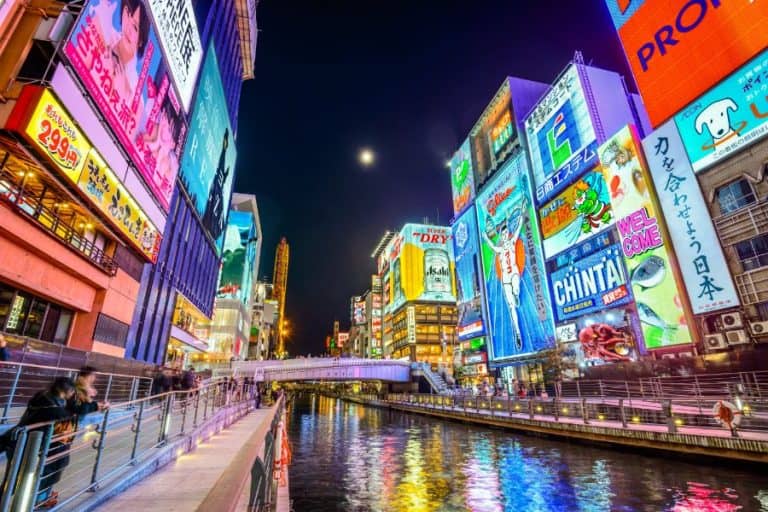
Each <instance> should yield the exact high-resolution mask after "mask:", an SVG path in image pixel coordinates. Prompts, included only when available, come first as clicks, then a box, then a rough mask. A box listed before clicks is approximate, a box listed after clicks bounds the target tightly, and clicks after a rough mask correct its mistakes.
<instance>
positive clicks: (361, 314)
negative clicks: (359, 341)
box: [352, 298, 366, 325]
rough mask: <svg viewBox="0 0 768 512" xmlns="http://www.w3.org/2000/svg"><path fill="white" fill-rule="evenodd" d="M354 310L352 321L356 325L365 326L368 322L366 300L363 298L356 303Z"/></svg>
mask: <svg viewBox="0 0 768 512" xmlns="http://www.w3.org/2000/svg"><path fill="white" fill-rule="evenodd" d="M353 307H354V310H353V311H352V320H353V321H354V323H355V325H363V324H364V323H365V322H366V315H365V300H363V299H362V298H360V299H358V300H356V301H354V306H353Z"/></svg>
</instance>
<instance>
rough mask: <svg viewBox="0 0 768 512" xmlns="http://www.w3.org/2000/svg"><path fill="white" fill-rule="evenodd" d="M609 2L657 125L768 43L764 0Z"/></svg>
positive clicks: (624, 0) (647, 105)
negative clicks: (765, 29) (765, 28)
mask: <svg viewBox="0 0 768 512" xmlns="http://www.w3.org/2000/svg"><path fill="white" fill-rule="evenodd" d="M607 3H608V9H609V11H610V12H611V16H612V18H613V22H614V25H615V26H616V29H617V30H618V33H619V38H620V39H621V42H622V45H623V46H624V51H625V52H626V54H627V58H628V59H629V63H630V66H631V67H632V73H633V74H634V76H635V81H636V82H637V86H638V88H639V90H640V94H641V95H642V96H643V102H644V103H645V106H646V109H647V111H648V115H649V117H650V119H651V123H652V124H653V126H658V125H659V124H661V123H662V122H664V121H665V120H667V119H669V118H670V117H671V116H673V115H674V114H675V113H676V112H678V111H679V110H681V109H682V108H683V107H684V106H685V105H686V104H688V103H690V102H691V101H692V100H693V99H695V98H697V97H698V96H700V95H701V94H702V93H703V92H704V91H706V90H707V89H710V88H711V87H712V86H713V85H715V84H716V83H717V82H719V81H720V80H722V78H723V77H724V76H726V75H728V73H730V72H732V71H733V70H734V69H736V68H737V67H739V66H740V65H742V64H743V63H744V62H746V61H747V60H749V59H751V58H752V57H754V56H755V55H756V54H757V53H759V52H760V51H762V50H763V49H765V47H766V45H768V38H767V37H766V36H765V34H764V32H765V31H764V27H765V26H766V24H768V7H766V5H765V2H762V1H760V0H758V1H754V0H736V1H730V0H728V1H724V0H607ZM694 168H695V167H694Z"/></svg>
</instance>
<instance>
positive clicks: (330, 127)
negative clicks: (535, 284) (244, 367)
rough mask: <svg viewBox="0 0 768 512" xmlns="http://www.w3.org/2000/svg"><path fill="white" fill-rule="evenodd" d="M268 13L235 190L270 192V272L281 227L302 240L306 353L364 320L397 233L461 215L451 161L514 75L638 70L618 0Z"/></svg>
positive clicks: (298, 284)
mask: <svg viewBox="0 0 768 512" xmlns="http://www.w3.org/2000/svg"><path fill="white" fill-rule="evenodd" d="M258 23H259V27H260V33H259V40H258V46H257V53H256V72H255V75H256V78H255V80H251V81H249V82H246V83H245V84H244V85H243V94H242V99H241V103H240V117H239V133H238V139H237V149H238V160H237V180H236V184H235V190H236V191H238V192H245V193H253V194H255V195H256V198H257V201H258V205H259V212H260V215H261V225H262V229H263V231H264V245H263V249H262V255H261V270H260V272H259V274H260V277H263V276H269V277H271V275H272V265H273V261H274V251H275V247H276V245H277V243H278V241H279V240H280V237H281V236H285V237H287V239H288V242H289V243H290V245H291V262H290V267H289V273H288V297H287V301H286V315H287V317H288V319H289V321H290V322H291V323H292V325H293V335H292V336H291V339H290V340H289V342H288V347H287V348H288V350H289V352H290V353H291V354H292V355H296V354H306V353H313V354H318V353H321V352H323V351H324V339H325V335H326V334H327V333H328V332H329V331H330V330H331V327H332V322H333V320H334V319H339V320H341V323H342V327H343V328H344V327H346V326H348V324H349V297H350V296H352V295H356V294H360V293H362V292H364V291H365V290H366V289H367V288H368V286H369V283H370V275H371V273H372V272H374V271H375V266H374V261H373V260H372V259H371V258H370V254H371V252H372V250H373V248H374V246H375V245H376V243H377V242H378V241H379V239H380V238H381V236H382V234H383V233H384V231H385V230H386V229H396V228H399V227H400V226H402V224H404V223H405V222H421V221H422V220H423V219H424V217H429V219H430V220H431V221H437V220H438V219H439V222H440V223H442V224H446V225H447V224H448V222H449V221H450V219H451V217H452V213H453V212H452V207H451V190H450V182H449V175H448V170H447V169H446V168H445V162H446V160H447V159H448V158H450V156H451V155H452V153H453V152H454V151H455V150H456V149H457V148H458V146H459V144H460V143H461V142H462V141H463V140H464V139H465V138H466V136H467V134H468V132H469V130H470V129H471V127H472V125H473V124H474V122H475V121H476V120H477V118H478V117H479V116H480V114H481V113H482V111H483V109H484V108H485V106H486V104H487V103H488V102H489V101H490V100H491V98H492V96H493V95H494V94H495V92H496V91H497V90H498V88H499V86H500V85H501V82H502V80H503V78H504V77H505V76H508V75H509V76H519V77H521V78H527V79H531V80H537V81H541V82H546V83H551V82H552V81H553V80H554V79H555V77H556V76H557V74H559V73H560V71H562V70H563V69H564V68H565V66H566V64H567V63H568V61H569V60H570V59H571V58H572V56H573V52H574V51H575V50H581V51H582V52H583V54H584V58H585V60H586V62H588V63H589V62H591V63H592V64H594V65H596V66H599V67H603V68H606V69H612V70H615V71H618V72H619V73H621V74H623V75H625V76H628V74H629V73H628V68H627V64H626V61H625V57H624V55H623V53H622V51H621V48H620V46H619V41H618V38H617V36H616V33H615V31H614V28H613V25H612V24H611V21H610V18H609V14H608V11H607V8H606V7H605V5H604V1H603V0H579V1H572V0H565V1H563V0H506V1H483V0H480V1H469V0H466V1H462V2H454V1H427V0H419V1H409V2H392V1H390V2H381V1H374V0H368V1H360V0H354V1H351V0H349V1H347V0H333V1H328V0H326V1H321V0H306V1H293V0H261V2H260V4H259V7H258ZM628 80H631V79H628ZM630 83H631V82H630ZM630 87H634V86H633V85H631V86H630ZM365 146H368V147H371V148H372V149H373V150H374V151H375V152H376V155H377V160H376V164H375V165H374V166H373V167H372V168H368V169H364V168H363V167H361V166H360V164H359V163H358V161H357V153H358V151H359V149H360V148H362V147H365Z"/></svg>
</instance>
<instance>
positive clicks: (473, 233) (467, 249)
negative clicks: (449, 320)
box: [453, 206, 485, 341]
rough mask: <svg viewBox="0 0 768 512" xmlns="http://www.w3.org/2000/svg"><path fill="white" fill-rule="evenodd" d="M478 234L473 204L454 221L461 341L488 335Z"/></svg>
mask: <svg viewBox="0 0 768 512" xmlns="http://www.w3.org/2000/svg"><path fill="white" fill-rule="evenodd" d="M478 236H479V234H478V231H477V216H476V213H475V208H474V206H471V207H470V208H469V209H468V210H467V211H466V212H464V213H463V214H462V215H461V216H460V217H459V218H458V219H456V222H454V224H453V253H454V258H455V259H456V299H457V305H458V310H459V321H458V325H457V327H456V332H457V334H458V338H459V340H462V341H463V340H466V339H470V338H475V337H477V336H482V335H483V334H485V320H484V317H485V315H484V314H483V285H482V283H483V281H482V275H483V269H482V266H481V264H480V246H479V238H478Z"/></svg>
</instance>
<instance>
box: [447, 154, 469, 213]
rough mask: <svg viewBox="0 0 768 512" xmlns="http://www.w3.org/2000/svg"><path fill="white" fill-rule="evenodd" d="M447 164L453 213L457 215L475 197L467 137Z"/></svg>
mask: <svg viewBox="0 0 768 512" xmlns="http://www.w3.org/2000/svg"><path fill="white" fill-rule="evenodd" d="M449 164H450V168H451V191H452V192H453V214H454V215H458V214H460V213H461V212H463V211H464V210H465V209H466V208H467V206H469V205H470V204H471V203H472V200H473V199H474V198H475V176H474V172H473V171H472V155H471V153H470V148H469V139H467V140H465V141H464V144H462V145H461V147H460V148H459V150H458V151H456V153H455V154H454V155H453V158H451V161H450V162H449Z"/></svg>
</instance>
